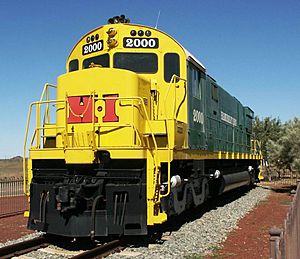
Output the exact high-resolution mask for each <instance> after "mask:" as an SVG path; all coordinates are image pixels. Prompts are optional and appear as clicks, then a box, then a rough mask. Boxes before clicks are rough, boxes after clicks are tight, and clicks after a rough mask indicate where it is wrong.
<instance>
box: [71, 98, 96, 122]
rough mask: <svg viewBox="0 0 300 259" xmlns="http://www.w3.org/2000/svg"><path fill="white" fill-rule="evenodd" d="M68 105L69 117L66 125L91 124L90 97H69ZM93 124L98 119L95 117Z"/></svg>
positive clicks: (91, 104)
mask: <svg viewBox="0 0 300 259" xmlns="http://www.w3.org/2000/svg"><path fill="white" fill-rule="evenodd" d="M68 103H69V117H68V123H84V122H85V123H88V122H92V114H93V106H94V105H93V103H92V97H91V96H70V97H68ZM95 122H98V118H97V117H95Z"/></svg>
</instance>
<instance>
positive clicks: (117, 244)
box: [71, 240, 125, 259]
mask: <svg viewBox="0 0 300 259" xmlns="http://www.w3.org/2000/svg"><path fill="white" fill-rule="evenodd" d="M124 248H125V242H124V240H113V241H111V242H108V243H106V244H103V245H100V246H98V247H95V248H92V249H90V250H87V251H85V252H83V253H80V254H78V255H75V256H73V257H71V258H72V259H88V258H103V257H105V256H108V255H109V254H112V253H113V252H115V251H121V250H123V249H124Z"/></svg>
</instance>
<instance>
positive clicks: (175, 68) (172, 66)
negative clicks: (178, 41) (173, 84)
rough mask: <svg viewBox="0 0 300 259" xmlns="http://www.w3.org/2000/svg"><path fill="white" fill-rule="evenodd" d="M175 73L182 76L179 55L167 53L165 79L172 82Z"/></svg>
mask: <svg viewBox="0 0 300 259" xmlns="http://www.w3.org/2000/svg"><path fill="white" fill-rule="evenodd" d="M173 75H177V76H180V63H179V55H178V54H177V53H167V54H165V56H164V79H165V81H166V82H168V83H169V82H170V81H171V79H172V76H173Z"/></svg>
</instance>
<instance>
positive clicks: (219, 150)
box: [24, 16, 261, 238]
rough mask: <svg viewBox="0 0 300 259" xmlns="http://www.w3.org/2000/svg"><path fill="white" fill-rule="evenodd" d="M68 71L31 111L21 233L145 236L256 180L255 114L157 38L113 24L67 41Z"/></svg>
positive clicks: (124, 23)
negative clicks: (27, 201) (155, 227)
mask: <svg viewBox="0 0 300 259" xmlns="http://www.w3.org/2000/svg"><path fill="white" fill-rule="evenodd" d="M66 70H67V72H66V73H65V74H63V75H61V76H59V77H58V79H57V86H54V85H49V84H46V85H45V87H44V90H43V93H42V96H41V99H40V101H38V102H34V103H32V104H31V105H30V111H29V117H28V125H27V129H26V137H25V145H24V153H25V155H24V157H25V156H26V152H27V151H26V150H27V146H28V145H30V147H29V156H28V164H27V166H26V168H27V169H24V170H25V171H24V172H25V177H24V179H25V181H24V189H25V192H26V193H27V195H29V196H30V211H29V220H28V227H29V228H30V229H35V230H40V231H45V232H47V233H51V234H56V235H63V236H71V237H86V236H90V237H92V238H93V237H96V236H108V235H144V234H146V233H147V230H148V228H149V227H150V226H153V225H155V224H161V223H163V222H165V221H167V219H168V217H170V216H171V215H174V214H180V213H181V212H183V211H184V210H186V209H188V208H190V207H192V206H198V205H200V204H202V203H203V202H204V201H205V200H206V199H207V198H209V197H211V196H214V195H219V194H221V193H223V192H225V191H228V190H230V189H233V188H237V187H241V186H243V185H250V184H252V183H253V182H254V181H255V180H256V178H257V175H258V172H259V164H260V160H261V156H260V154H259V153H258V152H257V151H256V148H255V145H254V144H255V142H254V141H252V140H251V132H252V127H251V125H252V119H253V116H254V114H253V111H252V110H251V109H250V108H248V107H244V106H243V105H242V104H241V103H240V102H239V101H238V100H237V99H236V98H234V97H232V96H231V95H230V94H229V93H227V92H226V91H225V90H224V89H223V88H221V87H220V86H219V85H218V84H217V82H216V81H215V80H214V79H213V78H212V77H210V76H209V75H207V74H206V69H205V67H204V66H203V65H202V64H201V62H200V61H198V60H197V59H196V58H195V57H194V56H193V55H192V54H191V53H190V52H189V51H187V50H186V49H185V48H184V47H182V46H181V45H180V44H179V43H178V42H177V41H176V40H174V39H173V38H172V37H170V36H169V35H167V34H166V33H164V32H162V31H159V30H157V29H155V28H151V27H147V26H143V25H135V24H131V23H129V22H128V20H127V19H126V18H125V17H124V16H120V17H114V18H112V19H110V20H109V23H108V24H107V25H104V26H101V27H98V28H96V29H95V30H93V31H91V32H89V33H87V34H86V35H84V36H83V37H82V38H81V39H80V40H79V41H78V42H77V43H76V45H75V46H74V48H73V50H72V51H71V53H70V55H69V58H68V60H67V64H66ZM33 112H35V113H34V114H35V120H33V119H31V117H32V113H33ZM33 121H34V124H33V125H32V122H33ZM30 125H32V127H33V134H32V138H31V142H30V143H27V142H29V141H27V139H28V135H29V129H30ZM24 161H25V160H24ZM24 165H25V162H24ZM24 168H25V166H24Z"/></svg>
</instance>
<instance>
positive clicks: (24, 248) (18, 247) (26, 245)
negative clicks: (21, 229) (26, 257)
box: [0, 236, 50, 259]
mask: <svg viewBox="0 0 300 259" xmlns="http://www.w3.org/2000/svg"><path fill="white" fill-rule="evenodd" d="M49 245H50V244H49V243H48V242H47V239H46V238H45V237H43V236H40V237H37V238H34V239H30V240H26V241H23V242H20V243H16V244H12V245H8V246H4V247H1V248H0V258H1V259H6V258H12V257H14V256H20V255H23V254H26V253H29V252H31V251H34V250H37V249H39V248H42V247H47V246H49Z"/></svg>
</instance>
